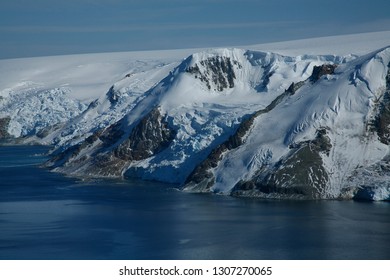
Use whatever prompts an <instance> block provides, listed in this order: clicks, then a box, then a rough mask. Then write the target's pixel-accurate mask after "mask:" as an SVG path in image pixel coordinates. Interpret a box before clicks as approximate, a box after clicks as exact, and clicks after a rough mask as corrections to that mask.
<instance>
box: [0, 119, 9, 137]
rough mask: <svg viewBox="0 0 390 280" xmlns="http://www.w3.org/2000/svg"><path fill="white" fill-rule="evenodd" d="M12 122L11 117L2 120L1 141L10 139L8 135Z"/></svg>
mask: <svg viewBox="0 0 390 280" xmlns="http://www.w3.org/2000/svg"><path fill="white" fill-rule="evenodd" d="M10 121H11V118H10V117H5V118H0V139H4V138H8V137H10V135H9V133H8V126H9V122H10Z"/></svg>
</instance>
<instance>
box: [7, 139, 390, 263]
mask: <svg viewBox="0 0 390 280" xmlns="http://www.w3.org/2000/svg"><path fill="white" fill-rule="evenodd" d="M46 151H47V148H46V147H39V146H2V147H0V259H10V260H15V259H16V260H19V259H65V260H68V259H76V260H80V259H93V260H96V259H352V260H353V259H390V203H389V202H358V201H264V200H256V199H240V198H233V197H225V196H220V195H209V194H203V195H200V194H189V193H183V192H180V191H178V190H177V189H175V187H174V186H172V185H163V184H159V183H151V182H143V181H123V180H86V181H82V180H79V179H74V178H67V177H64V176H62V175H60V174H56V173H53V172H49V171H48V170H46V169H43V168H40V167H39V165H40V164H41V163H42V162H44V161H45V160H46V158H45V156H44V154H45V152H46Z"/></svg>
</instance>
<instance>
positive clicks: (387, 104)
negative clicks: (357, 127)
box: [373, 64, 390, 145]
mask: <svg viewBox="0 0 390 280" xmlns="http://www.w3.org/2000/svg"><path fill="white" fill-rule="evenodd" d="M388 68H389V69H388V70H387V75H386V91H385V93H384V94H383V98H382V100H381V101H380V103H379V110H378V115H377V116H376V118H375V120H374V123H373V126H374V129H375V130H376V132H377V134H378V136H379V140H380V141H381V142H382V143H383V144H386V145H389V144H390V64H389V65H388Z"/></svg>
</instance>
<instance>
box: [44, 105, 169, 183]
mask: <svg viewBox="0 0 390 280" xmlns="http://www.w3.org/2000/svg"><path fill="white" fill-rule="evenodd" d="M126 134H127V133H126V132H125V130H124V128H123V125H122V122H121V121H119V122H117V123H116V124H113V125H111V126H109V127H108V128H106V129H101V130H98V131H96V132H95V133H93V134H92V135H91V136H89V137H88V138H86V139H85V140H84V141H83V142H81V143H79V144H77V145H74V146H71V147H69V148H68V149H66V150H65V151H62V152H60V153H57V154H56V155H55V156H54V157H53V158H52V159H51V160H50V162H49V163H48V164H47V165H48V166H51V167H60V168H62V167H66V166H67V165H72V166H84V167H85V166H86V167H85V168H84V172H85V173H86V174H91V175H93V176H95V175H96V176H121V174H122V172H123V170H124V168H125V167H126V166H128V165H129V164H130V163H131V162H132V161H136V160H142V159H146V158H148V157H150V156H153V155H155V154H157V153H159V152H161V151H162V150H163V149H165V148H166V147H168V146H169V144H170V143H171V141H172V140H173V138H174V137H175V132H174V131H173V130H172V129H170V128H169V127H168V124H167V122H166V121H165V120H164V118H163V116H162V115H161V113H160V110H159V109H158V108H155V109H153V110H152V111H151V112H149V113H148V114H147V115H146V116H145V117H144V118H143V119H142V120H141V121H140V122H139V123H138V124H137V125H135V126H134V128H133V129H132V131H131V132H130V134H129V136H128V137H126ZM93 147H95V148H94V149H95V150H94V151H93V152H92V154H90V155H88V156H87V155H84V156H80V155H81V154H82V152H83V151H86V150H88V149H91V148H93Z"/></svg>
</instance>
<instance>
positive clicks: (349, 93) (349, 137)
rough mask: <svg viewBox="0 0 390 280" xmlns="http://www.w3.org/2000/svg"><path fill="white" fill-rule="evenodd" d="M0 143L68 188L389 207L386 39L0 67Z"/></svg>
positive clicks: (389, 50) (388, 35)
mask: <svg viewBox="0 0 390 280" xmlns="http://www.w3.org/2000/svg"><path fill="white" fill-rule="evenodd" d="M0 74H1V75H0V138H7V139H8V141H12V139H14V140H17V141H18V142H22V143H39V144H44V145H51V146H52V147H53V148H52V150H51V152H50V160H49V161H48V162H47V163H46V164H45V166H46V167H47V168H50V169H52V170H54V171H57V172H62V173H65V174H68V175H71V176H80V177H123V178H140V179H144V180H157V181H161V182H169V183H176V184H178V185H180V188H181V189H182V190H184V191H189V192H212V193H219V194H226V195H234V196H250V197H260V198H272V199H367V200H390V149H389V145H390V32H376V33H367V34H357V35H348V36H337V37H327V38H317V39H307V40H301V41H293V42H284V43H275V44H265V45H255V46H249V47H240V48H215V49H196V50H171V51H147V52H128V53H106V54H88V55H71V56H57V57H42V58H23V59H8V60H0Z"/></svg>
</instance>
